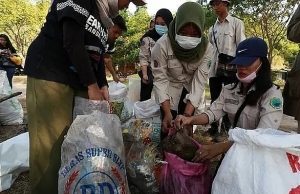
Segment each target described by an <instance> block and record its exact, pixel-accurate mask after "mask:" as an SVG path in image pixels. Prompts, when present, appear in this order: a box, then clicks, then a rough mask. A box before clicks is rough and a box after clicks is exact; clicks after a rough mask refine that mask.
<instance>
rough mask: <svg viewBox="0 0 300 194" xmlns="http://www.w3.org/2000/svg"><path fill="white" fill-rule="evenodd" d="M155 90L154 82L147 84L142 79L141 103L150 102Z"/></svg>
mask: <svg viewBox="0 0 300 194" xmlns="http://www.w3.org/2000/svg"><path fill="white" fill-rule="evenodd" d="M152 89H153V82H151V83H149V84H145V83H144V82H143V81H142V79H141V91H140V101H145V100H149V99H150V98H151V92H152Z"/></svg>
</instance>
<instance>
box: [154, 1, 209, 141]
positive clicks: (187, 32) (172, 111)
mask: <svg viewBox="0 0 300 194" xmlns="http://www.w3.org/2000/svg"><path fill="white" fill-rule="evenodd" d="M204 23H205V13H204V10H203V8H202V7H201V6H200V5H199V4H198V3H195V2H186V3H184V4H182V5H181V6H180V7H179V8H178V11H177V14H176V17H175V18H174V20H173V21H172V22H171V24H170V27H169V31H168V33H167V34H166V35H164V36H163V37H161V38H160V39H159V40H158V41H157V42H156V44H155V46H154V48H153V50H152V56H151V67H152V70H153V75H154V91H155V94H156V97H157V100H158V103H159V104H160V105H161V110H162V120H163V125H162V138H163V137H164V136H165V135H166V133H167V132H168V128H169V127H170V126H171V121H172V120H173V119H175V117H176V115H177V114H184V115H186V116H191V115H193V113H194V110H195V108H197V107H198V106H199V104H200V100H201V97H202V94H203V92H204V89H205V84H206V82H207V80H208V70H209V65H210V62H211V56H212V53H213V47H212V45H211V44H209V42H208V40H207V38H206V37H205V35H204Z"/></svg>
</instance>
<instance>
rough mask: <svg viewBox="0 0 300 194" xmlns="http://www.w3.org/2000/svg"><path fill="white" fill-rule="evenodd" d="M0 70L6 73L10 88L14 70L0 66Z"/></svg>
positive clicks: (13, 68)
mask: <svg viewBox="0 0 300 194" xmlns="http://www.w3.org/2000/svg"><path fill="white" fill-rule="evenodd" d="M0 70H3V71H6V74H7V78H8V82H9V85H10V87H11V88H12V78H13V76H14V74H15V71H16V68H15V67H3V66H0Z"/></svg>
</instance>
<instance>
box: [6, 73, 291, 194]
mask: <svg viewBox="0 0 300 194" xmlns="http://www.w3.org/2000/svg"><path fill="white" fill-rule="evenodd" d="M13 90H14V92H19V91H20V92H22V95H20V96H18V99H19V100H20V102H21V104H22V106H23V109H24V113H25V122H26V105H25V96H26V77H25V76H15V77H14V79H13ZM204 129H205V128H204V127H201V129H200V131H202V130H204ZM280 129H281V130H283V131H286V132H291V131H294V132H296V130H297V122H296V121H295V120H294V118H293V117H290V116H286V115H284V117H283V120H282V122H281V125H280ZM26 130H27V128H26V125H21V126H6V127H3V126H0V143H1V142H3V141H5V140H7V139H9V138H11V137H14V136H16V135H19V134H20V133H24V132H25V131H26ZM197 136H199V134H197V135H196V138H197ZM199 138H200V137H199ZM200 139H201V138H200ZM201 140H202V139H201ZM214 162H215V161H214ZM28 179H29V172H24V173H22V174H21V175H19V177H18V178H17V180H16V181H15V183H14V184H13V186H12V187H11V188H10V189H9V190H6V191H3V192H1V194H27V193H28V189H29V182H28Z"/></svg>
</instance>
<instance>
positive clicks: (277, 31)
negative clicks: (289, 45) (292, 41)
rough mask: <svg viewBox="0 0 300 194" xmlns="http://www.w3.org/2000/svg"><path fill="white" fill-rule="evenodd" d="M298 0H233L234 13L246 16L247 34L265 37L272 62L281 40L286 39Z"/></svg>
mask: <svg viewBox="0 0 300 194" xmlns="http://www.w3.org/2000/svg"><path fill="white" fill-rule="evenodd" d="M297 3H298V0H283V1H270V0H251V1H242V0H233V1H232V9H233V11H234V13H236V14H237V15H239V16H240V17H242V18H244V22H245V28H246V35H247V36H259V37H261V38H263V39H264V40H265V41H266V42H267V44H268V46H269V53H268V58H269V60H270V62H271V63H272V60H273V58H274V56H275V55H277V54H278V52H277V51H281V50H283V49H280V48H278V47H279V46H280V44H282V43H281V41H282V40H284V39H286V38H285V37H286V24H287V22H288V21H289V19H290V17H291V15H292V13H293V11H294V8H295V5H297Z"/></svg>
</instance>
